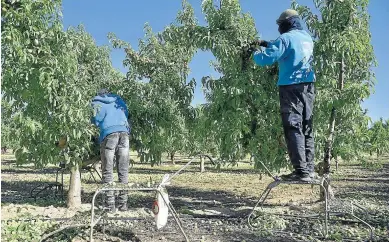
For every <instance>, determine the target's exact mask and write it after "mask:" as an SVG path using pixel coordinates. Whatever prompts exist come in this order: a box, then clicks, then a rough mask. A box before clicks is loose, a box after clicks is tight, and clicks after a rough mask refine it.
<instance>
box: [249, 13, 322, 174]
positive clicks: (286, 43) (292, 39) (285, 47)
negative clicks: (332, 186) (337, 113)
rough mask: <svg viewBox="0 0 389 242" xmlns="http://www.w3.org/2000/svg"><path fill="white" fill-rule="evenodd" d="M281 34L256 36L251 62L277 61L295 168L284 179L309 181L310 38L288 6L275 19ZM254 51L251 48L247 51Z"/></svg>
mask: <svg viewBox="0 0 389 242" xmlns="http://www.w3.org/2000/svg"><path fill="white" fill-rule="evenodd" d="M276 23H277V25H278V32H279V33H280V34H281V36H280V37H278V38H277V39H276V40H275V41H264V40H257V41H255V42H254V43H253V44H252V45H254V46H262V47H265V48H266V49H265V50H264V51H263V52H261V51H256V52H255V53H254V55H253V59H254V62H255V63H256V64H257V65H260V66H266V65H272V64H274V63H275V62H278V67H279V72H278V84H277V85H278V86H279V97H280V108H281V118H282V125H283V128H284V133H285V140H286V143H287V147H288V153H289V158H290V160H291V162H292V164H293V167H294V171H293V172H292V173H290V174H288V175H284V176H281V178H282V179H283V180H296V181H303V182H310V181H311V180H312V179H314V178H315V175H314V174H315V173H314V166H315V163H314V153H315V148H314V137H313V127H312V126H313V121H312V118H313V115H312V112H313V103H314V99H315V88H314V81H315V73H314V71H313V68H312V60H313V40H312V37H311V36H310V35H309V34H308V33H307V32H306V31H304V30H303V28H302V25H301V20H300V17H299V15H298V13H297V12H296V11H295V10H292V9H287V10H286V11H284V12H283V13H282V14H281V15H280V17H279V18H278V19H277V21H276ZM254 51H255V48H250V50H249V53H248V54H249V55H251V53H252V52H254Z"/></svg>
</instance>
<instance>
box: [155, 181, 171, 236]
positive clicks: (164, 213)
mask: <svg viewBox="0 0 389 242" xmlns="http://www.w3.org/2000/svg"><path fill="white" fill-rule="evenodd" d="M168 178H169V176H168V175H165V176H164V178H163V179H162V183H161V184H160V185H159V187H158V190H159V191H160V192H157V195H156V200H155V201H154V203H153V207H152V210H153V213H154V217H155V223H156V224H157V229H161V228H163V227H164V226H165V225H166V224H167V218H168V215H169V208H168V206H167V204H169V195H168V194H167V191H166V189H165V185H166V181H167V179H168ZM162 197H163V198H162ZM165 201H166V203H165Z"/></svg>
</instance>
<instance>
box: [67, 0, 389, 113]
mask: <svg viewBox="0 0 389 242" xmlns="http://www.w3.org/2000/svg"><path fill="white" fill-rule="evenodd" d="M189 2H190V3H191V5H192V6H193V7H194V9H195V13H196V16H197V17H198V19H199V21H200V24H205V21H204V16H203V15H202V13H201V0H189ZM240 2H241V6H242V9H243V12H249V13H251V15H252V16H253V17H254V19H255V23H256V27H257V29H258V32H259V33H260V34H261V37H262V38H263V39H269V40H271V39H275V38H277V36H278V31H277V25H276V23H275V19H276V18H277V17H278V16H279V14H280V13H281V12H282V11H284V10H285V9H287V8H289V7H290V3H291V1H289V0H272V1H263V0H241V1H240ZM297 2H298V3H299V4H301V5H307V6H310V7H312V6H313V4H312V2H313V1H312V0H298V1H297ZM180 9H181V0H142V1H138V0H116V1H96V0H83V1H74V0H63V18H64V25H65V27H66V28H67V27H68V26H77V25H79V24H83V25H84V26H85V28H86V30H87V31H88V32H89V33H90V34H91V35H92V36H93V37H94V38H95V40H96V43H97V44H98V45H107V44H108V39H107V34H108V33H109V32H113V33H115V34H116V35H117V37H119V38H120V39H122V40H124V41H127V42H129V43H130V44H131V45H132V47H134V48H135V49H137V46H138V41H139V39H140V38H143V36H144V32H143V28H144V24H145V23H146V22H148V23H149V24H150V25H151V27H152V28H153V31H162V30H163V29H164V27H165V26H166V25H168V24H169V23H171V22H173V21H174V19H175V17H176V14H177V12H178V11H179V10H180ZM369 13H370V15H371V21H370V29H371V33H372V44H373V47H374V51H375V54H376V58H377V60H378V65H379V66H378V67H377V68H375V69H374V72H375V73H376V78H377V83H376V87H375V92H374V93H373V94H372V95H371V97H370V98H369V99H368V100H366V101H365V102H364V104H363V107H364V108H367V109H368V110H369V111H368V114H369V115H370V117H371V118H372V119H373V120H377V119H379V117H384V118H385V119H389V80H388V78H389V58H388V56H389V44H388V43H389V35H388V33H387V31H385V29H386V30H387V29H388V27H387V21H384V19H387V16H388V15H389V1H387V0H370V5H369ZM111 56H112V63H113V65H114V66H115V67H116V68H118V69H119V70H121V71H122V72H124V73H125V72H126V69H125V68H124V67H123V64H122V61H123V59H124V56H125V55H124V52H123V51H121V50H113V52H112V55H111ZM213 59H214V57H213V55H212V54H211V53H210V52H201V51H199V52H198V53H197V54H196V55H195V57H194V59H193V60H192V62H191V63H190V68H191V74H190V76H189V78H192V77H194V78H195V79H196V80H197V83H198V85H197V87H196V90H195V98H194V100H193V103H194V104H198V103H202V102H204V95H203V93H202V91H201V87H200V80H201V77H203V76H206V75H212V76H218V75H217V73H216V72H215V71H214V70H213V69H212V68H211V67H210V64H209V62H210V60H213ZM385 66H386V68H385ZM274 85H276V80H274Z"/></svg>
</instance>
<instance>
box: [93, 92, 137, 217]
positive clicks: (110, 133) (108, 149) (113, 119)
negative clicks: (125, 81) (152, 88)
mask: <svg viewBox="0 0 389 242" xmlns="http://www.w3.org/2000/svg"><path fill="white" fill-rule="evenodd" d="M92 107H93V112H94V114H93V116H92V120H91V121H92V123H93V124H94V125H96V126H97V127H98V128H99V130H100V136H99V143H100V156H101V163H102V173H103V174H102V175H103V176H102V179H103V183H111V182H113V166H114V161H115V160H116V164H117V171H118V178H119V183H122V184H127V183H128V168H129V147H130V144H129V134H130V125H129V122H128V109H127V106H126V104H125V102H124V101H123V99H122V98H120V97H119V96H118V95H116V94H112V93H109V92H108V90H106V89H102V90H100V91H99V93H98V95H97V96H95V97H94V98H93V100H92ZM115 158H116V159H115ZM127 197H128V196H127V194H126V193H125V192H123V191H121V192H120V195H119V199H118V208H119V211H126V210H127V209H128V208H127ZM105 205H106V209H108V212H115V211H116V207H115V197H114V192H113V191H108V192H107V193H106V199H105Z"/></svg>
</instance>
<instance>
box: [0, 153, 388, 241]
mask: <svg viewBox="0 0 389 242" xmlns="http://www.w3.org/2000/svg"><path fill="white" fill-rule="evenodd" d="M184 161H185V160H182V161H181V162H177V164H176V165H171V164H169V163H168V162H166V164H165V165H162V166H156V167H150V165H147V164H139V163H136V164H135V165H134V167H133V168H132V169H131V171H130V176H129V177H130V182H131V183H135V184H139V186H145V187H147V186H155V185H157V184H159V182H160V181H161V179H162V177H163V175H164V174H171V173H173V172H175V171H176V170H178V169H179V168H180V167H181V166H182V165H183V164H184V163H183V162H184ZM372 164H373V163H372ZM1 165H2V167H1V172H2V175H1V219H2V238H3V239H2V241H39V239H40V238H41V236H42V235H43V234H47V233H49V232H51V231H53V230H55V229H57V228H59V227H61V226H66V225H71V224H73V225H74V224H89V221H90V208H91V205H90V203H91V200H92V196H93V194H94V192H95V190H96V189H97V188H99V187H101V184H99V183H96V182H94V181H93V179H90V175H89V174H87V173H84V174H83V175H82V177H83V205H82V207H80V208H79V209H78V210H77V211H72V210H69V209H67V208H66V202H65V200H66V199H61V197H55V196H54V191H53V190H48V191H46V192H44V193H42V196H41V197H39V198H38V199H36V200H34V198H31V197H30V191H31V189H33V188H34V187H36V186H38V185H44V184H46V183H48V182H53V181H55V176H56V167H55V166H52V167H47V168H44V169H34V166H33V165H31V164H27V165H22V166H17V165H16V163H15V160H14V158H13V156H12V155H5V156H2V162H1ZM206 168H207V169H206V172H204V173H200V172H199V165H198V163H195V164H194V165H191V166H190V167H189V168H188V169H186V170H185V171H184V172H182V173H181V174H180V175H178V176H177V177H175V178H174V179H173V181H172V184H171V186H169V187H168V193H169V198H170V201H171V203H172V204H173V206H174V207H175V209H176V210H177V212H178V213H179V215H180V217H181V219H182V221H183V227H184V230H185V232H186V233H187V234H188V237H189V238H190V241H246V242H248V241H346V238H353V239H354V240H355V241H363V240H365V239H366V238H367V236H368V230H367V229H366V226H364V225H363V224H361V223H359V224H355V223H346V222H345V221H343V222H335V221H330V229H329V231H330V233H329V236H328V238H327V239H324V238H323V236H322V231H323V220H312V221H308V220H307V219H302V220H298V219H293V220H290V219H289V220H287V219H285V218H283V217H276V216H270V215H269V216H268V215H266V216H262V217H260V218H258V221H257V223H258V224H260V225H261V227H262V228H264V229H263V230H261V231H257V230H252V229H250V228H249V226H248V223H247V215H248V214H249V212H250V211H251V209H252V208H253V206H254V204H255V203H256V201H257V199H258V198H259V196H260V195H261V193H262V192H263V191H264V189H265V187H266V186H267V185H268V184H269V183H270V182H271V181H272V178H270V177H268V176H266V175H263V179H259V177H260V174H259V173H258V172H256V171H254V170H253V168H252V166H251V165H250V164H249V163H239V165H238V166H237V167H236V166H235V167H224V168H221V169H220V170H216V169H215V168H212V167H206ZM64 180H65V186H64V187H65V191H66V190H67V187H68V183H67V182H68V180H69V175H68V174H65V176H64ZM332 186H333V189H334V191H335V196H336V199H335V200H334V201H331V204H330V205H331V210H336V211H351V205H350V204H351V202H354V203H358V204H360V205H361V206H363V207H365V208H366V209H367V213H364V212H363V211H362V210H358V209H356V210H355V212H356V214H357V215H358V216H359V217H361V218H363V219H364V220H366V221H367V222H368V223H369V224H371V225H372V226H373V227H374V234H375V239H374V240H375V241H389V239H388V238H389V233H388V231H389V159H388V157H386V158H384V159H383V160H382V161H381V165H380V166H377V167H375V168H372V167H369V165H362V164H358V163H344V164H343V163H341V164H340V166H339V170H338V171H335V172H334V174H333V179H332ZM154 198H155V194H153V193H146V192H133V193H130V194H129V201H128V202H129V207H130V211H128V212H124V213H116V214H114V215H109V218H110V219H105V220H104V221H103V222H102V223H100V224H99V225H97V226H96V229H95V233H94V238H95V241H185V240H184V237H183V236H182V234H181V233H180V231H179V229H178V227H177V226H176V225H175V223H174V220H173V218H172V217H171V216H169V221H168V224H167V226H165V227H164V228H163V229H161V230H158V231H157V229H156V226H155V222H154V218H153V215H152V211H151V206H152V203H153V201H154ZM318 198H319V187H318V186H314V187H313V188H312V187H311V186H309V185H280V186H278V187H276V188H275V189H274V191H272V192H271V193H270V195H269V198H268V199H267V200H266V202H265V206H264V207H265V208H264V209H265V211H272V212H278V213H288V214H295V215H298V214H309V213H311V212H312V213H313V212H320V211H322V210H323V203H322V202H319V201H318ZM100 200H101V199H100V198H99V199H98V203H99V204H100V203H101V201H100ZM357 210H358V211H357ZM96 211H97V212H98V210H96ZM37 218H40V220H38V221H35V220H29V219H37ZM16 219H19V220H16ZM25 219H27V220H28V221H21V220H25ZM121 219H123V220H121ZM59 220H61V221H59ZM272 230H279V232H271V231H272ZM88 237H89V229H88V228H69V229H65V230H64V231H63V232H62V233H58V234H56V235H54V236H53V237H52V238H50V239H49V240H48V241H88Z"/></svg>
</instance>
